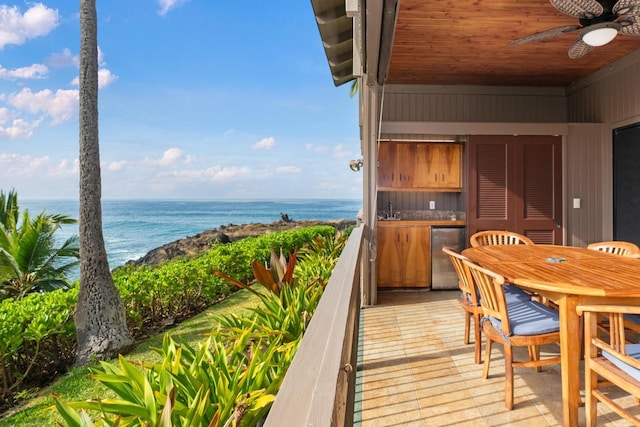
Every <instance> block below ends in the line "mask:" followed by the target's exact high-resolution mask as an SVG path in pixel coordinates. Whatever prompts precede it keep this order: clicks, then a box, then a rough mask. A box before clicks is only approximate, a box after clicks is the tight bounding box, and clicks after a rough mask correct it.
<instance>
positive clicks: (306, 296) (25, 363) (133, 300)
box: [0, 226, 344, 425]
mask: <svg viewBox="0 0 640 427" xmlns="http://www.w3.org/2000/svg"><path fill="white" fill-rule="evenodd" d="M335 233H336V231H335V229H334V228H333V227H328V226H321V227H309V228H305V229H301V230H296V231H289V232H279V233H272V234H267V235H263V236H260V237H255V238H247V239H244V240H242V241H240V242H235V243H231V244H227V245H224V244H218V245H215V246H214V247H213V248H212V249H211V250H210V251H209V252H208V253H206V254H204V255H201V256H198V257H196V258H192V259H187V258H185V259H178V260H174V261H170V262H167V263H165V264H162V265H161V266H159V267H157V268H151V267H141V268H133V267H126V268H122V269H118V270H117V271H115V272H114V274H113V277H114V282H115V283H116V286H117V288H118V290H119V292H120V294H121V296H122V299H123V301H124V303H125V306H126V308H127V317H128V319H129V325H130V327H131V329H132V331H133V333H134V334H135V335H136V336H138V337H139V338H141V337H144V336H148V335H150V334H151V333H152V332H154V331H158V330H160V329H161V328H163V327H165V326H166V325H170V324H173V323H175V322H178V321H181V320H184V319H187V318H190V317H191V316H193V315H194V314H196V313H198V312H201V311H202V310H203V309H205V308H206V307H208V306H210V305H211V304H214V303H217V302H219V301H221V300H223V299H224V298H226V297H227V296H229V295H230V294H231V293H232V292H233V291H234V290H233V289H232V287H231V286H230V285H229V284H228V283H226V282H224V281H223V279H221V278H220V277H217V276H215V275H214V274H212V273H213V271H220V272H223V274H225V275H227V276H229V277H231V276H233V277H235V278H236V279H235V280H236V281H238V282H239V283H242V284H243V285H244V286H243V287H248V285H249V284H250V283H251V281H252V274H251V273H252V261H258V263H254V266H255V265H257V264H259V263H260V262H262V263H264V262H266V261H267V260H268V259H269V257H270V256H271V254H272V250H273V249H274V248H275V249H276V250H278V251H282V252H281V253H292V252H294V251H295V248H304V247H305V246H307V245H308V244H309V243H311V245H312V246H311V248H310V249H301V250H300V252H299V253H300V258H301V259H304V258H305V257H307V258H308V259H309V260H313V262H311V261H309V262H300V263H298V264H297V265H296V269H295V274H294V276H295V278H296V281H297V282H299V283H301V284H303V285H302V286H296V287H291V288H290V287H288V286H285V287H283V288H282V289H283V292H280V295H278V294H275V293H268V294H267V295H262V294H260V295H259V299H260V300H261V304H260V306H259V307H257V308H254V309H252V310H251V311H250V313H249V315H240V314H234V315H225V316H223V317H221V318H220V320H212V326H214V325H216V324H218V323H219V322H221V323H220V325H221V326H220V327H219V329H218V330H217V333H215V334H213V335H212V336H211V337H210V338H209V339H208V341H207V344H206V345H198V344H195V343H194V341H193V340H191V339H189V340H185V339H183V338H180V337H178V335H176V334H172V338H168V337H167V338H164V339H163V340H162V341H161V342H158V339H156V340H155V346H157V350H156V352H157V354H155V358H154V357H150V356H149V355H148V354H145V355H144V356H142V357H140V358H138V355H136V354H132V355H130V356H129V357H130V360H128V361H127V360H125V359H122V360H119V361H113V362H105V363H103V364H102V365H101V369H100V370H99V371H96V370H95V369H97V368H96V367H94V368H92V370H91V372H93V373H94V374H97V375H102V376H99V377H97V378H98V379H101V380H104V381H103V386H96V385H95V384H94V385H92V386H86V385H82V386H79V387H80V390H75V386H73V385H71V386H69V385H68V384H74V383H79V384H82V383H84V375H85V374H86V373H87V372H88V371H86V370H82V369H79V370H73V371H71V373H70V374H67V376H66V377H65V381H64V382H63V383H61V384H64V385H57V386H54V388H53V391H54V392H55V393H56V394H58V395H59V396H60V397H61V399H63V400H64V401H67V400H74V399H82V398H87V397H96V396H100V397H104V396H107V394H105V393H106V392H105V390H107V388H108V386H109V384H111V388H110V390H109V393H110V395H111V396H113V397H114V398H118V397H119V400H121V401H122V400H125V401H127V402H129V403H131V402H133V401H135V399H138V398H140V396H138V394H136V393H134V391H136V390H135V388H131V389H128V390H127V389H125V388H121V387H120V386H118V385H117V384H118V383H113V381H111V380H110V379H109V378H110V377H109V376H113V375H116V376H118V375H120V374H125V373H126V375H133V376H132V377H131V378H129V383H130V386H131V387H134V384H138V385H139V386H141V387H142V389H141V390H142V391H143V395H142V401H136V402H138V403H137V405H138V406H144V408H145V409H144V411H145V412H144V413H145V414H146V415H145V416H146V418H144V417H143V418H142V419H145V420H147V421H148V422H150V423H151V424H150V425H157V424H158V423H159V422H160V421H161V420H166V419H167V418H166V417H169V416H170V417H178V418H176V419H175V420H174V421H173V422H174V425H179V424H180V423H181V422H182V421H184V419H191V420H192V421H195V420H196V419H199V418H200V417H202V419H207V417H208V416H209V415H211V411H214V414H219V415H217V416H218V417H219V419H220V420H221V422H222V420H223V417H228V416H229V414H234V417H236V418H237V417H238V416H239V415H238V414H240V413H242V414H243V415H242V417H241V419H244V420H245V421H243V423H242V425H251V420H252V419H253V420H255V419H257V418H259V417H261V416H263V415H264V412H265V411H266V410H267V409H268V407H270V404H271V400H272V399H273V396H274V395H275V391H277V388H278V387H279V383H280V381H281V380H282V376H283V375H284V372H285V371H286V367H287V366H288V363H290V360H291V358H292V357H293V354H294V353H295V348H297V342H299V337H300V336H301V333H302V332H303V331H304V329H305V328H306V324H308V321H309V319H310V316H311V313H312V312H313V310H314V309H315V304H317V301H318V300H319V298H320V295H321V293H322V289H323V286H324V283H326V281H327V280H328V278H329V276H330V274H331V270H332V269H333V262H335V260H333V261H330V260H328V259H327V258H325V256H324V255H321V254H322V253H325V252H322V251H327V253H330V252H331V250H327V249H326V248H334V254H339V250H336V249H337V248H340V244H338V243H333V242H334V238H333V237H334V235H335ZM320 236H324V237H320ZM343 240H344V239H343ZM329 242H332V243H329ZM318 253H320V255H319V254H318ZM336 259H337V255H336ZM294 264H295V260H294ZM284 290H286V292H285V291H284ZM45 296H49V298H51V300H42V301H40V300H39V298H44V297H45ZM76 296H77V288H73V289H71V290H69V291H66V292H64V291H55V292H50V293H46V294H34V295H33V300H31V299H25V300H21V301H14V300H12V299H9V300H7V301H6V305H7V306H8V305H9V304H11V307H7V308H6V310H5V309H4V308H5V307H4V306H5V303H3V304H0V331H3V332H4V331H5V330H6V331H12V332H10V333H6V334H4V335H2V334H1V333H0V351H2V350H4V355H0V357H3V359H2V360H0V362H1V364H2V369H4V370H5V371H6V372H9V373H14V379H15V381H14V382H13V384H8V387H7V389H8V390H9V389H10V390H9V391H10V393H9V394H8V395H6V396H5V401H6V402H9V403H11V402H14V401H15V400H17V398H19V397H24V396H28V395H29V394H30V393H31V392H29V390H32V387H34V386H35V385H38V384H37V383H34V381H33V378H34V377H32V375H31V373H33V372H35V370H34V369H35V368H33V367H38V369H37V370H39V374H40V376H39V377H37V378H43V377H45V376H46V377H47V379H49V378H51V377H52V375H51V374H53V373H54V371H55V372H61V371H63V370H64V369H66V366H69V365H68V362H69V360H70V359H69V357H66V358H62V359H66V362H67V364H66V365H64V364H62V365H58V366H57V367H56V369H53V368H51V367H52V366H53V362H52V360H53V361H54V362H55V360H54V357H57V358H59V359H60V357H59V356H58V355H60V354H61V355H70V354H71V353H72V349H73V343H74V332H75V329H74V327H73V323H72V322H73V319H72V318H71V316H70V313H71V312H72V310H73V307H74V301H75V298H76ZM234 297H235V295H234ZM25 301H30V303H31V304H40V306H39V308H38V309H34V308H30V309H26V308H23V307H22V304H25ZM54 304H58V305H57V306H54ZM216 306H217V304H216ZM36 312H39V313H40V314H42V313H56V316H53V318H49V317H46V316H45V317H46V318H42V319H39V318H38V317H37V315H36ZM13 313H22V315H23V317H22V318H20V319H17V318H15V317H12V316H13ZM65 313H66V315H65ZM34 319H39V320H37V321H34ZM264 320H266V321H265V322H263V321H264ZM47 322H49V323H47ZM260 322H263V323H264V324H266V326H258V323H260ZM16 325H17V326H16ZM33 325H40V326H37V327H35V329H36V332H38V333H34V334H32V336H33V338H30V341H29V340H27V339H26V337H31V335H29V334H31V332H29V333H27V332H26V331H27V329H28V328H33V327H34V326H33ZM12 327H13V328H14V329H11V328H12ZM249 327H250V328H251V329H248V328H249ZM243 328H244V329H245V330H244V331H243ZM49 330H52V331H56V332H51V333H49ZM247 331H248V332H247ZM38 334H39V335H38ZM15 336H18V337H25V338H23V339H22V340H20V339H17V340H15V339H14V338H12V337H15ZM43 349H44V350H43ZM53 349H55V351H54V350H53ZM214 349H215V350H214ZM236 353H237V354H236ZM221 354H224V355H225V357H221V356H220V355H221ZM136 360H140V361H144V362H145V367H144V369H143V371H142V372H143V374H141V375H142V376H139V375H134V373H133V371H132V370H131V369H130V367H131V366H133V365H134V364H136ZM19 362H20V363H19ZM223 364H225V365H223ZM29 366H31V368H29ZM211 366H218V367H219V368H221V367H223V368H224V369H211V368H210V367H211ZM207 367H209V368H208V369H207ZM247 367H249V369H247ZM27 368H28V369H30V371H27ZM45 368H47V372H43V370H45ZM25 372H28V373H29V375H26V376H25V375H23V374H20V373H25ZM222 373H224V375H223V376H222V377H221V376H220V375H222ZM46 374H49V375H46ZM104 375H106V377H105V376H104ZM190 376H193V378H195V377H197V378H198V381H200V383H199V384H208V385H209V386H211V385H216V387H217V388H215V389H210V390H208V391H207V390H205V389H206V388H207V387H204V388H202V389H201V388H200V387H198V388H194V387H195V386H193V387H191V388H188V387H187V388H186V389H185V385H186V384H192V385H193V384H195V383H194V382H193V381H192V380H193V378H191V377H190ZM256 377H257V378H260V380H258V379H256ZM5 378H11V376H10V375H7V376H4V377H3V379H5ZM189 378H191V380H189ZM240 378H246V379H244V380H242V381H240ZM132 379H133V380H132ZM134 380H135V381H134ZM190 381H191V382H190ZM14 384H16V385H14ZM114 384H116V385H114ZM220 384H222V385H225V384H226V387H227V389H226V391H225V392H223V393H219V392H218V391H219V390H223V389H224V387H223V386H221V385H220ZM260 384H262V386H260ZM12 387H13V388H12ZM67 387H70V389H69V390H67ZM105 387H107V388H105ZM145 387H146V390H147V394H146V398H145V397H144V396H145V395H144V390H145ZM256 387H257V388H256ZM249 389H251V391H247V390H249ZM81 390H88V392H87V393H86V394H85V393H82V392H81ZM149 390H151V391H149ZM149 393H151V394H149ZM151 396H153V398H154V400H155V403H153V404H152V402H151V400H150V397H151ZM127 399H128V400H127ZM59 402H61V401H59ZM140 402H142V403H140ZM194 402H200V404H201V406H198V405H195V406H193V405H194ZM58 405H59V406H60V407H61V410H63V412H64V411H65V410H67V409H65V408H67V407H68V408H70V407H72V406H76V407H78V404H75V403H74V404H68V406H65V404H63V403H58ZM147 405H149V406H147ZM239 405H240V406H239ZM38 406H42V405H38ZM154 408H155V410H154ZM161 408H162V409H164V408H168V409H166V414H165V415H164V418H163V414H162V412H161V411H160V409H161ZM204 408H206V411H205V409H204ZM212 408H213V409H212ZM240 408H242V409H240ZM111 409H114V408H113V407H111ZM139 410H140V408H138V409H137V411H139ZM34 411H35V412H36V413H40V412H42V411H43V410H42V408H41V407H40V408H39V409H34ZM67 411H68V412H67V413H68V414H70V415H69V416H70V417H71V418H70V419H67V422H69V423H70V425H74V421H73V420H76V421H77V419H76V418H75V417H74V416H73V415H71V414H72V413H74V412H72V411H71V410H70V409H68V410H67ZM203 411H204V412H203ZM106 412H108V411H105V413H106ZM120 415H122V418H121V421H120V422H121V424H120V425H127V424H126V423H124V421H125V420H126V419H129V420H130V421H131V422H132V423H134V425H139V424H136V422H137V421H134V419H135V420H140V419H141V418H139V417H141V416H142V412H134V413H128V414H126V413H124V414H120ZM134 416H135V418H131V417H134ZM214 416H215V415H214ZM78 417H80V415H78ZM126 417H130V418H126ZM20 419H21V417H20V414H16V416H14V417H12V418H11V424H6V425H20V424H18V423H19V422H21V421H19V420H20ZM107 419H108V420H109V419H110V420H115V418H114V416H113V415H109V416H107ZM226 419H227V418H225V420H226ZM154 420H155V421H154ZM7 421H8V420H7ZM210 421H211V419H210V418H209V422H210ZM48 422H50V423H51V422H52V421H51V419H49V421H48ZM225 422H226V421H225ZM29 423H31V424H29ZM196 424H197V423H196ZM196 424H194V425H196ZM0 425H4V424H2V423H0ZM22 425H48V424H47V421H45V422H39V421H34V419H33V418H30V420H29V421H25V422H24V424H22ZM83 425H90V424H83ZM107 425H111V424H107ZM158 425H160V424H158ZM207 425H208V424H207ZM212 425H216V424H212ZM220 425H223V424H220Z"/></svg>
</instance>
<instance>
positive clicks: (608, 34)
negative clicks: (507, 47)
mask: <svg viewBox="0 0 640 427" xmlns="http://www.w3.org/2000/svg"><path fill="white" fill-rule="evenodd" d="M550 2H551V4H552V5H553V6H554V7H555V8H556V9H558V10H559V11H560V12H562V13H564V14H566V15H569V16H572V17H574V18H578V19H579V20H580V25H569V26H566V27H557V28H551V29H549V30H545V31H540V32H539V33H534V34H530V35H528V36H525V37H522V38H520V39H517V40H514V41H512V42H511V43H510V44H511V45H520V44H524V43H530V42H536V41H543V40H549V39H552V38H554V37H557V36H561V35H563V34H567V33H571V32H573V31H577V30H580V33H579V34H578V38H577V39H576V40H575V41H574V42H573V43H572V44H571V46H570V47H569V57H570V58H571V59H576V58H580V57H582V56H584V55H586V54H587V53H589V52H591V50H592V49H593V48H594V47H597V46H603V45H605V44H607V43H609V42H610V41H611V40H613V39H614V38H615V37H616V36H617V35H618V34H624V35H629V36H640V0H617V1H616V0H550Z"/></svg>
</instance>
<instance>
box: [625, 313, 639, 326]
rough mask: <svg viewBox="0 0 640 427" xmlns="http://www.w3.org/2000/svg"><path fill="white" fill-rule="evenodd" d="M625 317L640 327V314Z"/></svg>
mask: <svg viewBox="0 0 640 427" xmlns="http://www.w3.org/2000/svg"><path fill="white" fill-rule="evenodd" d="M623 316H624V318H625V319H626V320H628V321H630V322H633V323H637V324H638V325H640V314H624V315H623Z"/></svg>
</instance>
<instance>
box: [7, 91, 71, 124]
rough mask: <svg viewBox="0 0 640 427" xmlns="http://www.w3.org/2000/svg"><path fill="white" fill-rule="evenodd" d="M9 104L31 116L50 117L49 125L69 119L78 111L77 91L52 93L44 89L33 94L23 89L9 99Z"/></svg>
mask: <svg viewBox="0 0 640 427" xmlns="http://www.w3.org/2000/svg"><path fill="white" fill-rule="evenodd" d="M9 103H10V104H11V105H13V106H14V107H16V108H17V109H20V110H25V111H28V112H29V113H31V114H38V113H44V114H46V115H47V116H49V117H51V124H53V125H57V124H60V123H63V122H66V121H67V120H69V119H71V118H72V117H73V116H74V115H75V114H76V112H77V111H78V91H77V90H62V89H58V90H57V91H56V92H55V93H54V92H52V91H51V90H49V89H45V90H41V91H40V92H35V93H34V92H31V89H29V88H23V89H22V90H21V91H20V92H19V93H17V94H13V95H11V96H10V97H9Z"/></svg>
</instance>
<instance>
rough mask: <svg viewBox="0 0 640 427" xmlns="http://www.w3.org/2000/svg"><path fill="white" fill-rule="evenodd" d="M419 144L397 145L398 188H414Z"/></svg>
mask: <svg viewBox="0 0 640 427" xmlns="http://www.w3.org/2000/svg"><path fill="white" fill-rule="evenodd" d="M418 145H419V144H413V143H408V144H397V145H396V149H397V161H396V185H395V186H396V187H398V188H414V180H415V176H416V166H417V164H418V163H417V162H416V153H417V151H418Z"/></svg>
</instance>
